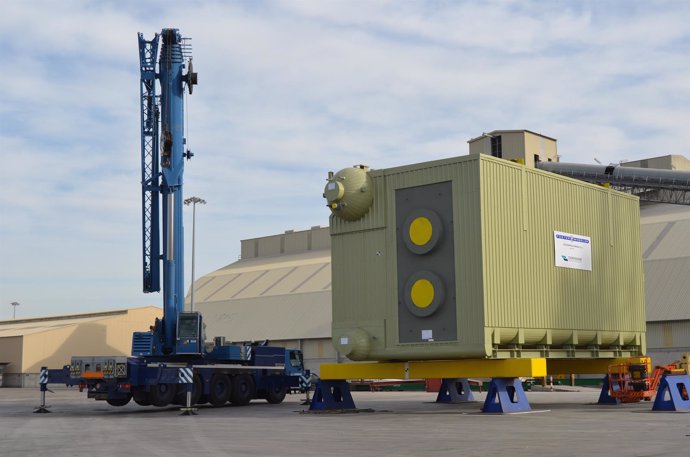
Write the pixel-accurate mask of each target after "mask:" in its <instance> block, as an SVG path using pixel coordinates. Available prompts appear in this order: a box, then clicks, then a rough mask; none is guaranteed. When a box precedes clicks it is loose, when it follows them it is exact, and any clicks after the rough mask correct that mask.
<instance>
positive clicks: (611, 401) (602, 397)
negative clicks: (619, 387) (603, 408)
mask: <svg viewBox="0 0 690 457" xmlns="http://www.w3.org/2000/svg"><path fill="white" fill-rule="evenodd" d="M610 390H611V382H610V381H609V376H608V375H606V376H604V379H603V382H602V385H601V393H599V400H598V401H597V405H617V404H619V403H620V400H618V399H617V398H614V397H612V396H611V391H610Z"/></svg>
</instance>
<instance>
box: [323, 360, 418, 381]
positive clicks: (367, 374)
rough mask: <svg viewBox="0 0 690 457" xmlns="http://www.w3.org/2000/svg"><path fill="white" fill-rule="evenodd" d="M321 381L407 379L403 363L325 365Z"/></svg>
mask: <svg viewBox="0 0 690 457" xmlns="http://www.w3.org/2000/svg"><path fill="white" fill-rule="evenodd" d="M319 376H320V377H321V379H407V377H406V376H405V364H404V363H403V362H380V363H379V362H373V363H323V364H321V370H320V375H319Z"/></svg>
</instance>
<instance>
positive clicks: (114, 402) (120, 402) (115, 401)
mask: <svg viewBox="0 0 690 457" xmlns="http://www.w3.org/2000/svg"><path fill="white" fill-rule="evenodd" d="M131 399H132V396H131V395H127V396H126V397H125V398H108V399H107V400H106V402H107V403H108V404H109V405H110V406H125V405H126V404H127V403H129V401H130V400H131Z"/></svg>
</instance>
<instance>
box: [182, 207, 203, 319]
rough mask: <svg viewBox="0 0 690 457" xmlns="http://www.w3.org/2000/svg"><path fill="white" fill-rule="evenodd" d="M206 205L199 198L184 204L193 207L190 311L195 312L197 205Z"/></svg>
mask: <svg viewBox="0 0 690 457" xmlns="http://www.w3.org/2000/svg"><path fill="white" fill-rule="evenodd" d="M197 203H198V204H200V205H205V204H206V200H204V199H203V198H199V197H189V198H187V199H185V201H184V204H185V205H187V206H189V205H192V303H191V309H190V311H194V247H195V243H196V204H197Z"/></svg>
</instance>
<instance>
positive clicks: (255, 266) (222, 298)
mask: <svg viewBox="0 0 690 457" xmlns="http://www.w3.org/2000/svg"><path fill="white" fill-rule="evenodd" d="M307 232H311V234H312V235H313V239H314V241H315V240H316V239H317V238H318V239H322V240H323V239H326V240H327V239H328V238H327V234H328V228H320V227H314V228H313V229H312V230H311V231H307ZM305 233H306V232H287V233H285V234H284V235H280V237H283V238H284V239H283V243H282V245H284V246H290V245H291V243H292V242H293V241H294V240H295V239H306V238H305V236H304V235H305ZM257 240H258V241H257ZM249 241H251V243H250V242H249ZM254 241H257V242H258V246H259V247H258V251H259V252H260V251H262V250H263V249H264V244H263V243H264V242H266V243H271V244H275V246H276V249H278V248H277V246H279V245H280V244H281V243H280V242H279V241H280V240H278V242H277V241H276V239H275V237H265V238H258V239H254V240H245V241H243V251H245V249H244V248H245V246H247V245H250V246H253V245H254ZM310 246H311V245H310ZM313 246H316V247H318V248H319V249H315V250H311V249H308V248H307V245H306V244H305V245H304V246H303V249H305V250H303V251H301V252H299V250H296V251H297V252H296V253H292V254H283V255H275V256H272V257H270V256H269V257H261V256H260V257H250V258H245V259H242V260H239V261H237V262H235V263H233V264H230V265H228V266H226V267H224V268H221V269H220V270H217V271H214V272H213V273H210V274H208V275H206V276H204V277H203V278H201V279H199V280H198V281H196V289H195V302H196V308H197V309H198V310H199V311H201V312H202V313H203V315H204V322H205V323H206V335H207V338H209V339H210V338H212V337H215V336H225V337H226V338H228V339H229V340H232V341H246V340H263V339H269V340H287V339H300V338H329V337H330V335H331V268H330V262H331V252H330V246H329V245H328V243H326V242H321V243H319V244H318V245H316V244H315V243H314V245H313ZM252 250H253V248H252V249H250V250H249V251H250V252H252ZM276 252H277V251H276ZM188 299H189V296H188ZM257 323H260V324H259V325H257Z"/></svg>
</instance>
